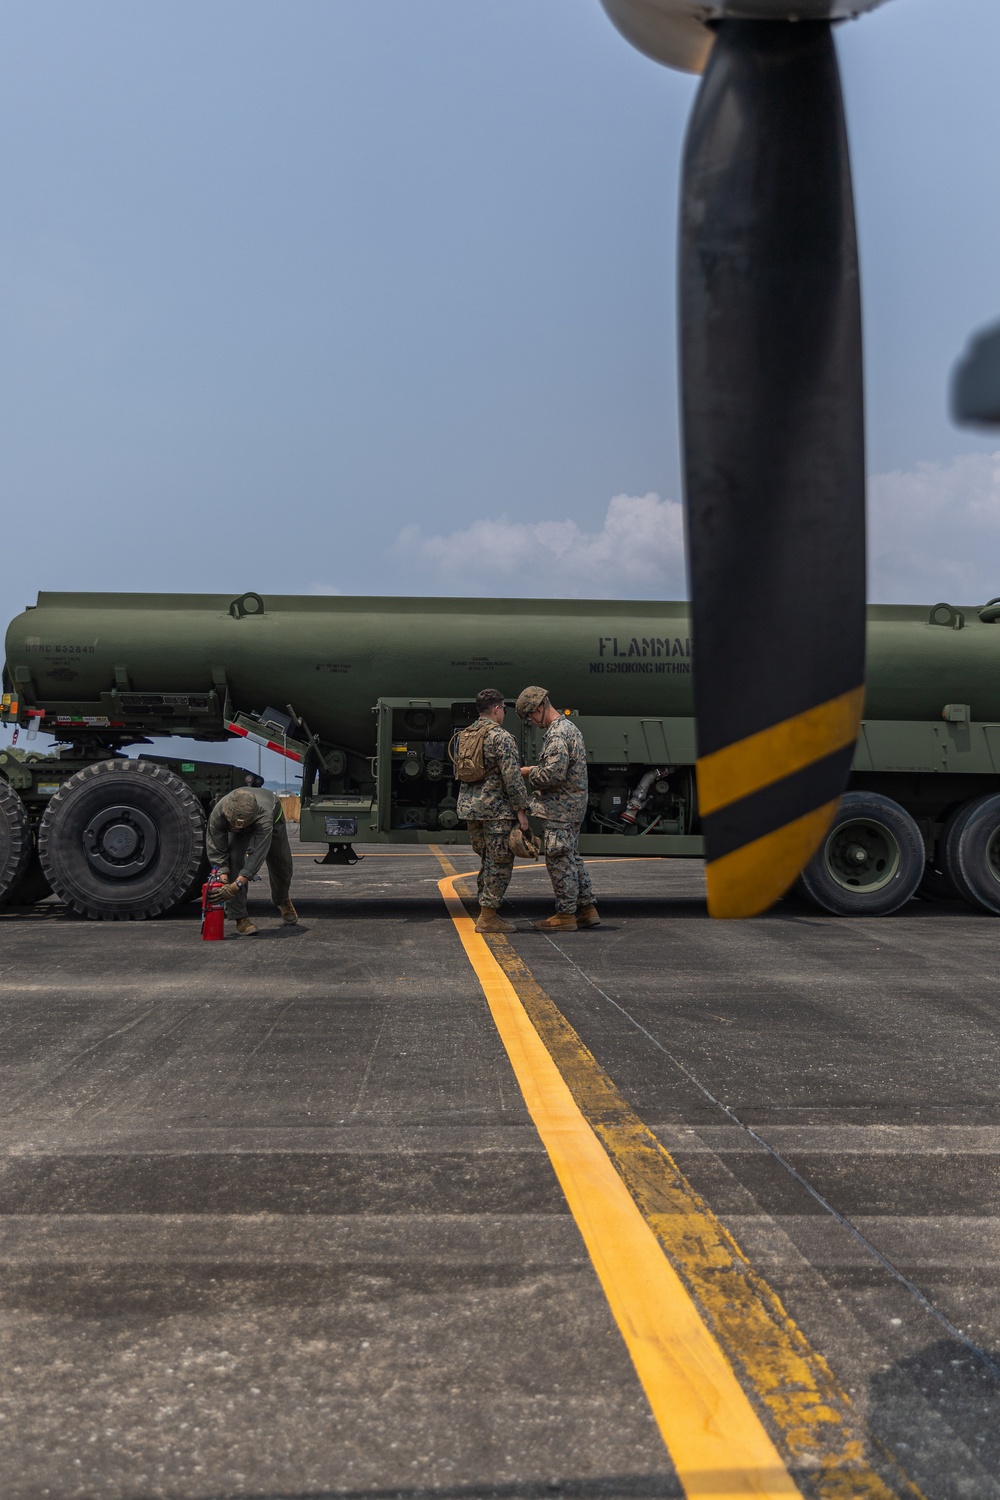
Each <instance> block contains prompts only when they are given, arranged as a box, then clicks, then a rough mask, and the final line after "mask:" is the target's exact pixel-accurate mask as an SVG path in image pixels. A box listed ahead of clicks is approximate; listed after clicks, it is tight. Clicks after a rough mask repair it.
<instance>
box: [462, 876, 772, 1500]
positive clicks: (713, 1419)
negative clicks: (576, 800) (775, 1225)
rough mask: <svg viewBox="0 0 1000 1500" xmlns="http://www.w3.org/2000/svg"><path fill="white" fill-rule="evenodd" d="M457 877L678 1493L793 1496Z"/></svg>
mask: <svg viewBox="0 0 1000 1500" xmlns="http://www.w3.org/2000/svg"><path fill="white" fill-rule="evenodd" d="M466 878H468V877H466V876H461V875H455V874H451V875H446V876H445V878H444V879H443V880H440V881H439V882H438V888H439V890H440V891H441V894H442V896H443V897H444V900H445V903H446V905H447V907H448V911H449V913H450V915H451V918H452V921H453V922H454V924H455V927H456V929H457V931H458V936H459V938H460V939H461V942H462V946H463V947H464V949H465V953H466V956H467V957H468V959H469V962H470V963H471V964H472V967H473V969H474V970H475V972H476V977H477V978H478V980H479V983H480V985H481V986H482V989H483V993H484V995H485V996H486V1001H487V1004H488V1005H489V1008H490V1013H491V1014H492V1016H493V1020H494V1023H495V1024H496V1028H497V1030H498V1032H499V1033H500V1039H501V1041H502V1042H503V1044H504V1047H505V1048H506V1050H507V1055H508V1057H509V1058H510V1061H511V1065H512V1067H513V1069H514V1073H515V1076H516V1078H517V1081H518V1085H519V1087H520V1089H521V1093H522V1094H523V1095H524V1101H525V1104H526V1105H527V1107H528V1112H529V1114H530V1115H531V1118H532V1120H533V1122H534V1125H535V1128H536V1130H537V1131H538V1133H539V1135H540V1136H541V1138H542V1142H543V1144H544V1146H545V1149H546V1151H547V1152H548V1154H549V1158H550V1160H551V1162H552V1165H553V1167H554V1169H555V1172H556V1175H557V1177H558V1178H559V1183H560V1186H561V1187H562V1190H563V1192H564V1194H565V1195H566V1200H567V1202H568V1204H569V1207H570V1211H571V1212H572V1214H573V1217H574V1219H575V1220H576V1223H577V1227H578V1228H579V1230H580V1233H581V1234H582V1235H583V1239H584V1242H585V1244H586V1246H587V1250H588V1253H589V1255H590V1258H591V1260H592V1261H593V1264H594V1268H595V1270H596V1271H597V1274H598V1277H599V1278H600V1281H601V1285H602V1286H603V1288H604V1293H605V1296H606V1297H607V1299H608V1302H609V1304H610V1306H611V1310H612V1313H613V1314H614V1317H615V1321H616V1322H617V1324H618V1327H619V1329H620V1330H621V1333H622V1337H623V1338H624V1340H625V1343H626V1346H627V1348H628V1351H629V1354H630V1355H631V1358H632V1363H633V1364H634V1365H635V1368H636V1372H637V1374H638V1376H639V1379H640V1380H641V1382H642V1385H643V1389H644V1390H645V1392H646V1396H647V1398H648V1400H649V1404H650V1406H651V1407H652V1410H653V1415H654V1416H655V1418H656V1421H657V1423H658V1425H659V1428H660V1432H661V1433H662V1435H663V1439H664V1442H665V1443H666V1445H667V1448H668V1450H669V1452H670V1457H671V1459H672V1461H673V1464H674V1467H675V1469H676V1470H677V1474H678V1477H679V1479H680V1482H681V1484H682V1485H683V1486H684V1490H685V1493H686V1494H687V1495H688V1496H689V1497H690V1500H694V1497H700V1496H704V1497H705V1500H746V1497H747V1496H754V1497H760V1500H765V1497H767V1500H779V1497H781V1500H787V1497H789V1496H798V1495H799V1493H800V1492H799V1490H798V1488H797V1487H796V1485H795V1484H794V1483H793V1481H792V1478H791V1476H790V1474H789V1472H788V1469H787V1468H786V1466H785V1464H784V1462H783V1461H782V1459H781V1457H780V1455H779V1454H778V1450H777V1448H776V1447H775V1445H774V1443H773V1442H772V1440H771V1438H770V1437H769V1436H768V1434H767V1432H766V1431H765V1430H764V1426H763V1424H762V1422H761V1420H760V1418H759V1417H758V1416H757V1414H756V1412H755V1411H754V1410H753V1407H752V1406H751V1405H750V1402H749V1400H748V1399H747V1397H746V1395H745V1394H744V1392H743V1390H742V1388H741V1386H740V1384H739V1381H738V1380H737V1379H736V1376H735V1375H734V1373H733V1370H732V1367H731V1366H730V1365H729V1363H728V1361H727V1360H726V1358H725V1355H724V1354H723V1352H722V1350H721V1349H720V1347H719V1345H718V1343H717V1342H716V1341H715V1339H714V1338H713V1337H712V1336H711V1334H710V1333H709V1331H708V1329H707V1328H706V1326H705V1324H704V1322H703V1321H702V1319H701V1317H700V1316H699V1314H698V1311H697V1309H696V1308H695V1305H694V1303H693V1301H692V1300H691V1297H690V1296H689V1295H688V1293H687V1291H686V1290H685V1288H684V1285H683V1283H682V1282H681V1280H680V1277H679V1276H678V1275H677V1272H676V1271H675V1270H674V1268H673V1267H672V1266H671V1264H670V1262H669V1261H668V1260H667V1257H666V1256H665V1255H664V1254H663V1251H662V1250H661V1249H660V1246H659V1245H658V1243H657V1241H656V1237H655V1235H654V1234H653V1231H652V1230H651V1229H650V1227H649V1225H648V1224H647V1223H646V1221H645V1219H644V1218H643V1216H642V1214H641V1213H640V1212H639V1209H638V1208H637V1206H636V1203H635V1201H634V1199H633V1198H632V1196H631V1194H630V1193H629V1191H628V1189H627V1188H626V1187H625V1184H624V1183H623V1181H622V1179H621V1178H620V1177H619V1175H618V1173H617V1172H616V1171H615V1168H614V1167H613V1166H612V1164H611V1160H610V1158H609V1156H608V1154H607V1152H606V1151H605V1150H604V1148H603V1146H602V1145H601V1143H600V1142H599V1141H598V1139H597V1136H596V1135H595V1134H594V1132H593V1130H592V1129H591V1127H590V1126H589V1125H588V1123H587V1121H586V1120H585V1119H584V1116H583V1114H582V1112H581V1110H580V1109H579V1107H578V1105H577V1103H576V1101H575V1099H574V1098H573V1095H572V1094H571V1093H570V1090H569V1088H568V1086H567V1084H566V1083H565V1081H564V1080H563V1077H562V1075H561V1074H560V1072H559V1070H558V1068H557V1067H556V1065H555V1063H554V1062H553V1060H552V1057H551V1055H550V1054H549V1052H548V1050H547V1049H546V1047H545V1045H544V1044H543V1042H542V1039H541V1037H540V1036H539V1034H538V1032H537V1031H536V1030H535V1028H534V1026H533V1025H532V1024H531V1021H530V1020H529V1018H528V1014H527V1012H526V1011H525V1009H524V1006H523V1005H522V1004H521V1001H520V999H519V998H518V995H517V992H516V991H515V989H514V987H513V985H512V984H511V982H510V980H509V979H508V978H507V975H506V974H505V973H504V971H503V969H502V968H501V967H500V965H499V964H498V963H497V961H496V959H495V958H494V956H493V954H492V952H491V951H490V948H489V946H488V945H487V944H486V943H485V942H484V940H483V938H482V937H481V936H480V935H479V934H478V933H477V932H476V931H475V926H474V923H473V921H472V918H471V917H470V916H469V915H468V913H467V912H466V910H465V907H464V906H463V905H462V902H461V900H460V899H459V897H458V896H457V895H456V894H455V881H456V880H460V879H466Z"/></svg>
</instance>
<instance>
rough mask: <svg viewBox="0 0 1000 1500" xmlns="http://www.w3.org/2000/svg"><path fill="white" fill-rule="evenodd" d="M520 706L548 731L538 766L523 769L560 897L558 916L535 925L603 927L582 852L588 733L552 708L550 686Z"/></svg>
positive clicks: (529, 691)
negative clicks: (585, 740) (542, 827)
mask: <svg viewBox="0 0 1000 1500" xmlns="http://www.w3.org/2000/svg"><path fill="white" fill-rule="evenodd" d="M516 707H517V713H518V717H519V718H521V719H525V720H527V721H528V722H529V723H531V724H534V725H535V726H536V728H538V729H544V731H545V738H544V739H543V740H542V747H541V750H540V752H539V756H538V763H537V765H534V766H522V767H521V775H522V776H523V777H524V778H525V780H526V781H527V784H528V797H529V808H530V811H531V812H532V813H533V814H534V815H535V817H538V818H544V820H545V867H546V869H547V870H548V872H549V879H550V880H551V881H552V890H553V892H554V894H555V898H556V910H555V916H552V917H546V918H545V920H544V921H543V922H536V923H535V926H536V927H537V928H539V929H540V930H542V931H546V930H548V929H550V928H554V929H556V930H558V931H571V930H572V929H573V928H576V927H599V926H600V925H601V919H600V917H599V916H598V914H597V907H596V906H595V904H594V888H593V886H592V885H591V883H590V872H589V871H588V869H587V866H586V865H585V864H584V862H583V859H582V857H581V854H580V828H581V826H582V824H583V820H584V818H585V816H586V813H587V797H588V795H589V791H590V784H589V779H588V776H587V749H586V746H585V745H584V743H583V735H582V734H581V733H580V728H579V725H577V724H574V723H573V721H572V719H569V718H566V717H564V716H563V715H562V714H561V713H559V711H558V710H557V709H555V708H553V707H552V704H551V702H550V701H549V694H548V690H547V689H546V688H543V687H537V686H534V687H526V688H524V690H523V691H522V692H521V693H519V694H518V699H517V705H516Z"/></svg>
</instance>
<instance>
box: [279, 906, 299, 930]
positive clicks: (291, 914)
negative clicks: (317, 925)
mask: <svg viewBox="0 0 1000 1500" xmlns="http://www.w3.org/2000/svg"><path fill="white" fill-rule="evenodd" d="M278 910H279V911H280V912H281V920H282V921H283V922H287V923H288V925H289V927H294V926H295V924H296V922H297V921H298V920H299V914H298V912H297V911H296V910H295V907H294V906H293V905H292V903H291V902H290V901H279V902H278Z"/></svg>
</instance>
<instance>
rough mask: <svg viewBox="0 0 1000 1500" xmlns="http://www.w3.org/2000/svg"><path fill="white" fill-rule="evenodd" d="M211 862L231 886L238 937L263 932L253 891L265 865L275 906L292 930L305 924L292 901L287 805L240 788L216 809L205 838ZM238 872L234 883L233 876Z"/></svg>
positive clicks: (225, 896) (226, 894)
mask: <svg viewBox="0 0 1000 1500" xmlns="http://www.w3.org/2000/svg"><path fill="white" fill-rule="evenodd" d="M205 853H206V855H207V856H208V862H209V864H210V865H212V866H213V867H215V868H217V869H218V871H219V873H220V875H221V876H222V877H223V880H224V881H225V884H224V885H223V886H222V889H221V891H220V892H219V896H220V899H221V900H223V901H224V902H225V903H226V906H227V908H228V915H229V916H230V917H235V918H236V931H237V932H238V933H240V934H241V936H244V937H249V936H250V935H251V934H252V933H255V932H256V931H257V928H256V927H255V926H254V924H253V923H252V922H251V920H250V918H249V916H248V915H247V887H248V886H249V884H250V882H251V880H253V878H254V876H255V875H256V874H257V872H258V870H259V869H260V867H261V865H263V864H264V863H265V862H266V864H267V875H268V880H269V882H270V885H271V900H272V901H273V902H274V903H275V905H276V906H277V908H278V910H279V911H280V912H281V916H282V920H283V921H285V922H287V923H288V925H289V926H294V924H295V923H296V922H297V921H298V920H299V918H298V913H297V912H296V910H295V907H294V906H293V905H292V901H291V895H290V892H291V885H292V851H291V849H290V848H289V847H288V831H287V828H286V826H285V820H284V817H283V815H282V811H281V799H280V798H279V797H276V796H275V794H274V792H268V791H265V789H264V788H263V787H259V786H258V787H237V789H236V791H234V792H228V793H227V794H226V796H225V797H222V798H220V800H219V801H218V802H217V803H216V804H215V806H214V807H213V809H212V812H211V815H210V817H209V820H208V828H207V830H206V833H205ZM231 869H238V873H237V874H236V875H235V877H234V878H233V879H232V880H230V879H229V871H230V870H231Z"/></svg>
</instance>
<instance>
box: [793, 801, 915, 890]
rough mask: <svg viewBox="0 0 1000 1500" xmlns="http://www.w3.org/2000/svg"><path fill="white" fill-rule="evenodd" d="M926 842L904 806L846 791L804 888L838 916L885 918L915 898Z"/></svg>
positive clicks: (804, 875)
mask: <svg viewBox="0 0 1000 1500" xmlns="http://www.w3.org/2000/svg"><path fill="white" fill-rule="evenodd" d="M925 857H926V856H925V853H924V841H923V839H922V838H921V837H920V829H919V828H918V827H917V825H916V823H915V822H914V821H913V819H912V818H911V817H910V814H909V813H908V812H907V811H906V809H905V808H902V807H900V805H899V803H898V802H893V801H892V800H891V798H889V797H881V796H879V795H878V793H877V792H847V793H846V795H845V796H843V797H842V798H841V799H840V807H839V809H838V811H837V816H836V817H835V818H834V820H833V827H832V828H831V829H830V832H829V833H828V834H827V836H826V839H825V841H824V843H823V844H822V845H821V847H820V848H819V849H818V850H817V852H816V853H815V854H814V855H813V857H812V859H811V860H810V861H809V863H808V864H807V865H806V867H805V869H804V870H803V871H802V874H801V876H800V877H799V882H798V884H799V889H800V891H801V892H802V893H803V894H804V895H805V896H806V897H807V898H808V900H810V901H811V902H812V903H813V905H814V906H818V907H819V908H820V910H821V911H828V912H832V914H833V915H834V916H836V917H885V916H888V914H889V913H890V912H893V911H898V909H899V908H900V907H901V906H905V904H906V902H907V901H909V900H910V898H911V897H912V896H913V895H915V893H916V890H917V886H918V885H919V884H920V881H921V879H922V878H923V874H924V862H925Z"/></svg>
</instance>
